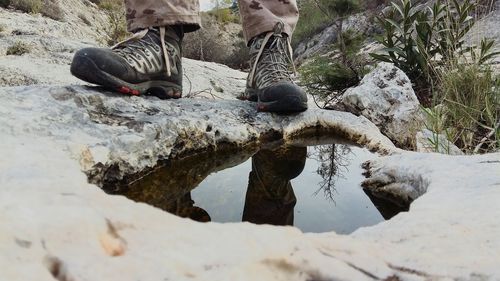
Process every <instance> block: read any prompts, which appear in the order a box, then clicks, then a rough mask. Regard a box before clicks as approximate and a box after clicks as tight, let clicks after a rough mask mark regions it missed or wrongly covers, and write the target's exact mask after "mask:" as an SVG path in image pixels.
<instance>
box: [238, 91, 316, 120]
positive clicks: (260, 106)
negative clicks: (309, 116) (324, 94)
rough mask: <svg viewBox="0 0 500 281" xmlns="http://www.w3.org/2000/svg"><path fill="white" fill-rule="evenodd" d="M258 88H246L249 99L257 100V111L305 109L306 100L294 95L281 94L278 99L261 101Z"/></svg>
mask: <svg viewBox="0 0 500 281" xmlns="http://www.w3.org/2000/svg"><path fill="white" fill-rule="evenodd" d="M260 92H261V91H260V90H253V89H247V90H246V95H247V96H248V97H249V98H248V100H250V101H257V111H259V112H274V113H281V114H290V113H300V112H304V111H306V110H307V101H304V100H303V99H302V98H301V97H298V96H296V95H283V96H281V97H280V99H278V100H274V101H267V102H266V101H262V100H261V99H260V98H259V96H260V95H259V93H260Z"/></svg>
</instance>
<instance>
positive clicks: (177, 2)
mask: <svg viewBox="0 0 500 281" xmlns="http://www.w3.org/2000/svg"><path fill="white" fill-rule="evenodd" d="M125 6H126V8H127V23H128V29H129V30H130V31H134V30H137V29H142V28H147V27H151V26H163V25H177V24H181V25H184V27H185V28H184V30H185V32H190V31H194V30H197V29H198V28H199V27H200V24H201V21H200V16H199V10H200V4H199V2H198V0H142V1H140V0H125ZM239 6H240V14H241V19H242V21H243V34H244V36H245V39H246V40H247V41H248V40H250V39H251V38H253V37H255V36H257V35H259V34H261V33H264V32H268V31H271V30H273V28H274V26H275V25H276V23H277V22H280V21H282V22H283V23H284V24H285V31H284V32H285V33H286V34H288V35H289V36H291V35H292V33H293V30H294V28H295V25H296V24H297V20H298V17H299V11H298V8H297V2H296V0H239Z"/></svg>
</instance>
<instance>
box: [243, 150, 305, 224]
mask: <svg viewBox="0 0 500 281" xmlns="http://www.w3.org/2000/svg"><path fill="white" fill-rule="evenodd" d="M306 154H307V148H305V147H294V148H280V149H278V150H275V151H270V150H262V151H260V152H259V153H257V154H256V155H255V156H253V158H252V172H251V173H250V178H249V182H248V189H247V194H246V198H245V208H244V210H243V221H249V222H253V223H257V224H274V225H293V209H294V206H295V203H296V201H297V200H296V198H295V194H294V192H293V188H292V184H291V183H290V180H291V179H293V178H295V177H297V176H298V175H299V174H300V173H301V172H302V170H303V169H304V165H305V161H306Z"/></svg>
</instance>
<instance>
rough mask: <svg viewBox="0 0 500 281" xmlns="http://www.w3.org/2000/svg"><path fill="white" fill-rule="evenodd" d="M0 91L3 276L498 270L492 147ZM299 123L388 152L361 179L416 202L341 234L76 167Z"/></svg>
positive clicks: (361, 126) (467, 276) (196, 106)
mask: <svg viewBox="0 0 500 281" xmlns="http://www.w3.org/2000/svg"><path fill="white" fill-rule="evenodd" d="M0 100H1V101H2V102H1V103H0V112H1V114H0V132H1V135H2V146H0V155H2V161H0V209H1V210H2V212H1V219H2V227H3V228H2V231H1V232H0V253H2V254H0V266H1V268H2V269H3V270H2V271H1V272H0V279H1V280H10V281H15V280H23V281H25V280H42V281H43V280H54V278H55V279H57V280H122V281H126V280H138V279H140V280H255V279H259V280H498V279H499V278H500V270H499V268H498V260H499V259H500V256H499V253H500V242H499V240H498V239H497V237H498V235H499V233H500V225H499V224H498V221H497V218H498V217H499V215H500V211H499V210H498V208H496V205H497V202H498V201H499V200H500V190H499V188H498V184H499V183H500V174H499V172H498V171H500V154H490V155H483V156H474V157H463V156H460V157H458V156H455V157H453V156H443V155H439V154H420V153H410V152H402V151H399V150H397V149H395V148H394V147H393V146H392V145H391V143H390V142H389V141H388V140H387V139H386V138H385V137H383V136H382V135H380V133H379V132H378V130H377V129H376V128H375V127H374V126H373V125H372V124H371V123H369V122H368V121H367V120H366V119H364V118H363V117H355V116H353V115H351V114H349V113H337V112H331V111H330V112H329V111H319V110H318V111H317V110H311V111H309V112H306V113H304V114H300V115H298V116H288V117H279V116H275V115H271V114H258V113H256V112H255V110H254V107H253V105H252V104H250V103H243V102H239V101H230V100H228V101H209V100H203V99H186V100H179V101H167V102H165V101H159V100H157V99H156V98H137V97H123V96H117V95H112V94H109V93H100V92H97V91H95V90H92V89H86V88H82V87H81V86H72V87H62V88H61V87H46V88H40V87H32V88H29V87H28V88H23V87H15V88H3V89H0ZM104 112H105V113H106V114H102V113H104ZM206 116H208V117H209V118H208V119H207V118H205V117H206ZM210 124H211V125H212V130H207V127H208V125H210ZM308 126H313V127H315V126H321V127H323V128H331V129H334V130H335V131H337V132H343V133H345V134H346V135H347V136H351V137H353V138H354V139H356V140H358V141H359V142H362V143H365V144H366V145H367V146H368V147H372V148H375V149H377V148H378V149H383V150H387V151H390V152H392V153H393V155H392V156H388V157H383V158H379V159H377V160H374V161H372V162H371V163H370V164H369V165H367V169H368V172H369V174H370V178H369V179H368V180H367V182H366V186H367V187H369V188H371V189H372V190H373V191H374V192H376V194H379V195H380V196H388V195H389V196H391V195H392V196H397V197H398V198H402V199H406V200H410V201H411V200H415V201H414V202H413V204H412V206H411V210H410V212H409V213H401V214H400V215H398V216H396V217H395V218H393V219H392V220H390V221H387V222H384V223H381V224H379V225H376V226H374V227H369V228H362V229H360V230H358V231H356V232H355V233H353V234H352V235H350V236H340V235H337V234H335V233H326V234H303V233H301V232H300V231H299V230H297V229H295V228H292V227H272V226H256V225H251V224H248V223H238V224H218V223H208V224H201V223H196V222H193V221H189V220H186V219H181V218H177V217H175V216H173V215H170V214H167V213H164V212H162V211H160V210H158V209H155V208H153V207H150V206H147V205H144V204H138V203H134V202H132V201H130V200H128V199H126V198H124V197H121V196H109V195H106V194H104V192H102V191H101V190H100V189H99V188H98V187H97V186H95V185H91V184H88V183H87V177H86V175H85V174H84V173H83V172H82V170H84V171H88V170H89V169H92V167H93V166H96V165H97V164H96V163H98V162H100V163H104V164H105V165H111V164H112V163H117V164H118V165H122V164H125V163H128V165H127V166H126V167H125V168H126V170H124V172H133V171H136V170H138V169H141V168H144V167H146V166H147V165H150V164H154V163H155V160H156V157H168V156H169V155H172V154H175V151H176V149H177V152H180V151H181V150H183V149H195V148H207V147H215V145H217V144H218V143H221V142H224V143H227V142H229V143H235V144H237V145H244V144H245V143H250V142H255V141H256V140H258V139H259V138H261V137H262V136H263V135H265V134H266V132H268V131H269V130H271V131H277V132H278V133H282V134H283V136H284V137H285V138H286V139H290V138H291V137H293V135H294V133H296V132H298V131H300V130H302V129H304V127H308ZM217 132H218V133H217ZM179 136H182V138H181V139H182V140H183V141H184V145H183V146H180V147H181V148H179V146H178V147H177V148H175V146H174V144H175V143H176V141H178V140H179ZM120 163H121V164H120ZM98 173H103V172H102V171H100V172H98ZM90 269H91V270H90ZM481 278H482V279H481Z"/></svg>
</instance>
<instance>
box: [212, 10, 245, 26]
mask: <svg viewBox="0 0 500 281" xmlns="http://www.w3.org/2000/svg"><path fill="white" fill-rule="evenodd" d="M208 14H209V15H211V16H214V17H215V19H216V20H217V22H219V23H221V24H226V23H230V22H232V23H239V22H240V17H239V16H238V15H237V14H235V13H234V12H233V11H232V10H231V9H230V8H224V9H214V10H211V11H209V12H208Z"/></svg>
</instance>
